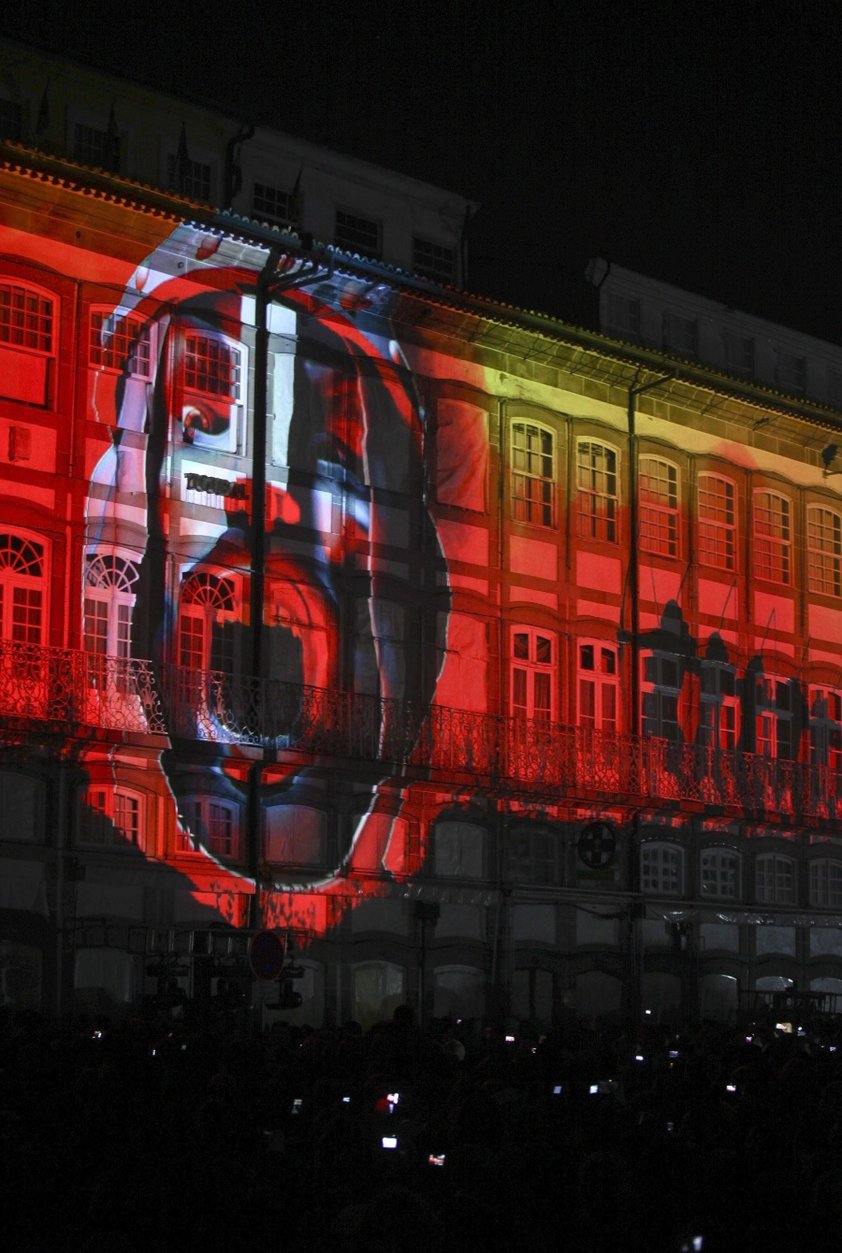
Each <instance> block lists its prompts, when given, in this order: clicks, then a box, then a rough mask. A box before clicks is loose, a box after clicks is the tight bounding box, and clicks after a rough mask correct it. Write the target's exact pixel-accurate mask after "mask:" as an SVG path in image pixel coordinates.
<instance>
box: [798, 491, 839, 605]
mask: <svg viewBox="0 0 842 1253" xmlns="http://www.w3.org/2000/svg"><path fill="white" fill-rule="evenodd" d="M819 515H824V518H825V520H822V519H821V518H820V517H819ZM826 519H832V522H831V523H830V530H831V531H832V532H833V534H832V538H831V540H830V546H829V548H828V546H827V545H826V544H824V543H822V539H823V533H824V532H825V531H826V530H827V521H826ZM805 548H806V552H807V590H808V592H810V593H811V594H812V595H815V596H830V597H833V598H834V599H836V600H838V599H839V598H840V597H842V513H840V512H839V511H838V510H837V509H832V508H831V507H830V506H829V505H826V504H818V503H816V504H811V505H808V506H807V542H806V544H805Z"/></svg>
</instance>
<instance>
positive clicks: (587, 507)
mask: <svg viewBox="0 0 842 1253" xmlns="http://www.w3.org/2000/svg"><path fill="white" fill-rule="evenodd" d="M576 487H577V505H576V533H577V535H579V536H580V537H581V538H582V539H595V540H607V541H608V542H609V543H612V544H613V543H616V540H617V514H618V506H619V497H618V480H617V453H616V451H615V449H613V448H609V447H608V446H607V445H605V444H599V443H597V442H596V441H594V440H584V439H580V440H579V442H578V444H577V446H576Z"/></svg>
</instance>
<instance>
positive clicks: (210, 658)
mask: <svg viewBox="0 0 842 1253" xmlns="http://www.w3.org/2000/svg"><path fill="white" fill-rule="evenodd" d="M236 621H237V595H236V589H235V586H234V580H233V579H229V578H223V577H220V576H219V575H216V574H209V573H207V572H200V573H196V574H190V575H188V576H187V578H186V579H185V580H184V582H183V583H182V585H181V621H180V631H179V663H180V665H182V666H186V667H187V668H188V669H190V670H197V671H208V670H215V671H219V672H221V673H222V674H233V672H234V667H235V661H236V657H235V647H234V631H233V626H234V623H235V622H236Z"/></svg>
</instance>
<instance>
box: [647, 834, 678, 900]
mask: <svg viewBox="0 0 842 1253" xmlns="http://www.w3.org/2000/svg"><path fill="white" fill-rule="evenodd" d="M683 878H684V854H683V852H682V850H681V849H680V848H678V847H677V846H676V845H675V844H656V843H654V842H647V843H646V844H643V845H642V846H641V849H640V887H641V890H642V891H644V892H657V893H659V894H662V895H665V896H678V895H680V893H681V890H682V883H683Z"/></svg>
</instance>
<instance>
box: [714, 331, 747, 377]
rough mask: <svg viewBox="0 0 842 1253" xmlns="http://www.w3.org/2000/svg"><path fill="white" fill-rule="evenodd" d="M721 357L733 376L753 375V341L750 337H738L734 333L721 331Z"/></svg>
mask: <svg viewBox="0 0 842 1253" xmlns="http://www.w3.org/2000/svg"><path fill="white" fill-rule="evenodd" d="M722 355H723V357H724V359H725V365H726V367H727V368H728V369H729V370H732V371H733V372H734V373H735V374H741V375H743V376H750V375H753V374H754V340H753V339H752V338H751V336H750V335H739V334H737V332H736V331H723V332H722Z"/></svg>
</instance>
